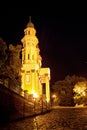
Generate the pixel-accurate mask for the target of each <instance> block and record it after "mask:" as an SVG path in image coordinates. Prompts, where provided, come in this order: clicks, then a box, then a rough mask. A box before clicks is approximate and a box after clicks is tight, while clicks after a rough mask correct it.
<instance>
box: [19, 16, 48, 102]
mask: <svg viewBox="0 0 87 130" xmlns="http://www.w3.org/2000/svg"><path fill="white" fill-rule="evenodd" d="M21 42H22V44H23V48H22V68H21V75H22V82H21V88H22V90H23V91H27V93H28V94H37V95H38V96H42V95H43V89H44V90H45V92H44V93H45V95H46V101H47V102H49V101H50V85H49V81H50V69H49V68H41V66H42V58H41V56H40V49H39V47H38V43H39V41H38V38H37V37H36V29H35V28H34V24H33V23H32V22H31V17H30V20H29V23H28V24H27V26H26V28H25V29H24V37H23V38H22V39H21Z"/></svg>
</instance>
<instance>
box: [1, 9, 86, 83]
mask: <svg viewBox="0 0 87 130" xmlns="http://www.w3.org/2000/svg"><path fill="white" fill-rule="evenodd" d="M30 15H31V14H30V13H29V12H28V11H26V10H9V11H8V10H7V11H6V12H5V13H3V14H0V37H2V38H3V40H4V41H5V42H6V43H7V44H13V45H16V44H20V43H21V38H22V37H23V36H24V29H25V27H26V25H27V23H28V21H29V16H30ZM31 18H32V22H33V24H34V26H35V29H36V31H37V33H36V35H37V38H38V40H39V48H40V54H41V56H42V67H50V71H51V83H54V82H55V81H57V80H63V79H64V78H65V76H67V75H74V74H75V75H79V76H85V77H86V76H87V20H86V18H85V17H80V16H78V17H77V16H63V15H61V16H60V15H48V16H47V15H39V16H38V15H31Z"/></svg>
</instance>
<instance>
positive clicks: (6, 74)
mask: <svg viewBox="0 0 87 130" xmlns="http://www.w3.org/2000/svg"><path fill="white" fill-rule="evenodd" d="M21 48H22V45H16V46H13V45H12V44H10V45H9V46H8V47H7V44H6V43H5V42H4V41H3V39H1V38H0V79H1V81H2V82H3V85H4V84H5V82H8V83H7V87H9V88H10V89H14V90H16V89H20V86H21V76H20V73H19V72H20V69H21V58H20V53H21Z"/></svg>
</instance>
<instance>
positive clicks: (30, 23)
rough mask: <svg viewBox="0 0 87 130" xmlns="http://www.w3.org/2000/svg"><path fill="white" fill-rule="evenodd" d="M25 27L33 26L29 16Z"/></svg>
mask: <svg viewBox="0 0 87 130" xmlns="http://www.w3.org/2000/svg"><path fill="white" fill-rule="evenodd" d="M26 27H32V28H34V24H33V23H32V22H31V16H30V17H29V22H28V24H27V26H26Z"/></svg>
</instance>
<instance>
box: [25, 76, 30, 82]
mask: <svg viewBox="0 0 87 130" xmlns="http://www.w3.org/2000/svg"><path fill="white" fill-rule="evenodd" d="M29 83H30V75H26V84H29Z"/></svg>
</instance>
